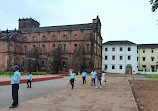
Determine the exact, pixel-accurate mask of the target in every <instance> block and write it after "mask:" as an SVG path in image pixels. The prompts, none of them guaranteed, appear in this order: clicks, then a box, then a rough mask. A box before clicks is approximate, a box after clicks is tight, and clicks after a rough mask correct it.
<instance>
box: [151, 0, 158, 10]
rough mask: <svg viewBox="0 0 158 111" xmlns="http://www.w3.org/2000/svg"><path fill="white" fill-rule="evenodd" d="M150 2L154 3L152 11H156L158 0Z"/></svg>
mask: <svg viewBox="0 0 158 111" xmlns="http://www.w3.org/2000/svg"><path fill="white" fill-rule="evenodd" d="M150 3H151V5H152V11H153V12H155V11H156V10H157V8H158V0H150Z"/></svg>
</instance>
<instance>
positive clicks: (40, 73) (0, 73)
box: [0, 71, 47, 75]
mask: <svg viewBox="0 0 158 111" xmlns="http://www.w3.org/2000/svg"><path fill="white" fill-rule="evenodd" d="M20 73H21V75H28V74H29V72H27V73H24V72H20ZM31 73H32V75H46V74H47V73H46V72H31ZM13 74H14V72H11V71H1V72H0V75H13Z"/></svg>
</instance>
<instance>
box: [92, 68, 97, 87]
mask: <svg viewBox="0 0 158 111" xmlns="http://www.w3.org/2000/svg"><path fill="white" fill-rule="evenodd" d="M96 74H97V73H96V71H92V72H91V86H92V84H93V82H94V85H95V76H96Z"/></svg>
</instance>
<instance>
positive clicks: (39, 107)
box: [1, 77, 138, 111]
mask: <svg viewBox="0 0 158 111" xmlns="http://www.w3.org/2000/svg"><path fill="white" fill-rule="evenodd" d="M78 81H80V82H81V83H82V81H81V79H77V82H78ZM10 110H12V111H14V110H15V111H26V110H29V111H138V110H137V106H136V103H135V100H134V97H133V93H132V91H131V87H130V85H129V82H128V80H127V78H124V77H107V82H106V83H103V88H101V89H100V88H98V89H96V88H95V86H91V85H90V77H88V78H87V84H86V85H83V84H80V85H78V86H75V87H74V89H73V90H72V89H71V86H70V88H69V89H66V90H62V91H58V92H55V93H52V94H49V95H46V96H43V97H40V98H36V99H33V100H30V101H27V102H24V103H21V104H20V105H19V106H18V108H16V109H9V108H4V109H1V111H10Z"/></svg>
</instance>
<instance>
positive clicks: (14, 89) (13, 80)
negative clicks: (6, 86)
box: [9, 65, 21, 108]
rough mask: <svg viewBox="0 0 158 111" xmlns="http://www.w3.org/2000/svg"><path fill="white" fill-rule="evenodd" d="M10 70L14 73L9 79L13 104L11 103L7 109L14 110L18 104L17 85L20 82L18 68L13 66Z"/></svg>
mask: <svg viewBox="0 0 158 111" xmlns="http://www.w3.org/2000/svg"><path fill="white" fill-rule="evenodd" d="M12 68H13V70H14V71H15V72H14V75H13V76H12V77H11V84H12V99H13V103H12V106H11V107H9V108H15V107H17V106H18V105H19V103H18V90H19V83H20V80H21V74H20V72H19V66H17V65H15V66H12Z"/></svg>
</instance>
